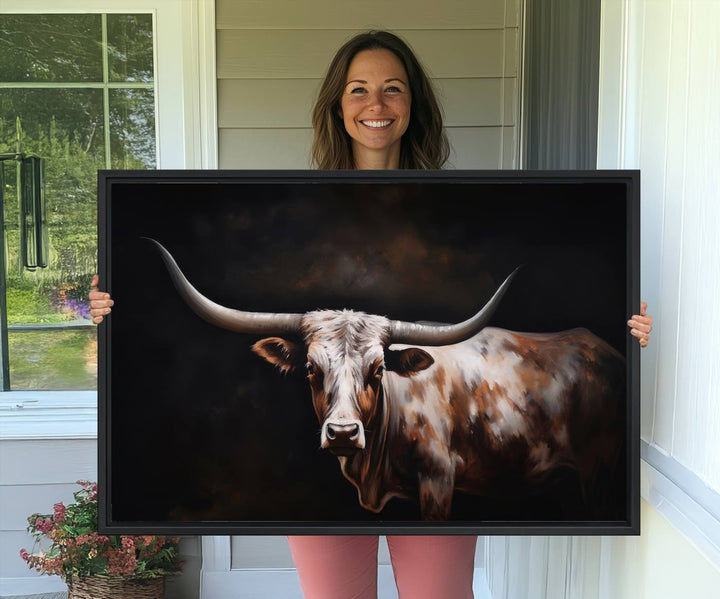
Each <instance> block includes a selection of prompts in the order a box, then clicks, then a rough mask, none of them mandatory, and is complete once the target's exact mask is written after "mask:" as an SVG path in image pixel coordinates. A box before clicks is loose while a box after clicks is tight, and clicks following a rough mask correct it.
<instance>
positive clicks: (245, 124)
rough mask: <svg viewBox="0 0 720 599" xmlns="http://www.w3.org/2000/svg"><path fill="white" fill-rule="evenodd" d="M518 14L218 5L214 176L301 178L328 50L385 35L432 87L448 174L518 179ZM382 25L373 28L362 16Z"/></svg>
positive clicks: (492, 7)
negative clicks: (483, 172) (408, 54)
mask: <svg viewBox="0 0 720 599" xmlns="http://www.w3.org/2000/svg"><path fill="white" fill-rule="evenodd" d="M518 7H519V2H518V1H516V0H502V1H498V0H493V1H488V2H477V3H472V2H465V1H464V0H463V1H460V0H455V1H451V2H448V3H445V4H443V5H441V4H440V3H430V2H426V3H417V2H409V0H403V1H401V2H392V3H387V2H380V1H370V2H363V3H360V2H355V1H344V2H331V1H329V0H327V1H326V0H319V1H318V2H313V3H312V4H307V3H300V2H290V1H289V0H286V1H285V2H282V3H280V4H278V3H258V2H246V1H240V2H235V1H230V0H220V1H219V2H218V4H217V29H218V31H217V75H218V82H217V84H218V90H217V91H218V128H219V135H218V137H219V166H220V168H225V169H273V168H278V169H302V168H309V167H310V162H309V153H310V144H311V142H312V129H311V122H310V121H311V117H310V115H311V111H312V106H313V104H314V101H315V98H316V95H317V91H318V89H319V86H320V83H321V81H322V78H323V76H324V74H325V71H326V69H327V66H328V64H329V62H330V60H331V58H332V56H333V54H334V52H335V51H336V50H337V48H338V47H339V46H340V45H342V43H344V42H345V41H346V40H347V39H349V38H350V37H352V36H353V35H354V34H355V33H357V32H359V31H363V30H366V29H371V28H378V29H391V30H393V31H396V32H397V33H398V34H400V35H401V36H402V37H403V38H404V39H406V40H407V41H408V43H409V44H410V45H411V46H412V48H413V49H414V50H415V52H416V53H417V55H418V56H419V58H420V59H421V61H422V62H423V64H424V66H425V67H426V69H427V71H428V72H429V74H430V75H431V77H432V78H433V80H434V82H435V84H436V88H437V91H438V95H439V100H440V102H441V104H442V106H443V111H444V114H445V125H446V127H447V133H448V137H449V139H450V142H451V145H452V153H451V157H450V160H449V162H448V164H447V167H448V168H516V167H517V161H516V155H517V143H518V139H517V137H518V135H517V127H516V125H517V122H518V114H519V110H518V105H519V100H518V94H519V85H518V80H519V79H518V75H519V64H520V59H519V56H520V52H519V49H520V31H519V20H520V17H519V8H518ZM378 14H381V15H382V22H374V23H373V22H371V21H368V15H378Z"/></svg>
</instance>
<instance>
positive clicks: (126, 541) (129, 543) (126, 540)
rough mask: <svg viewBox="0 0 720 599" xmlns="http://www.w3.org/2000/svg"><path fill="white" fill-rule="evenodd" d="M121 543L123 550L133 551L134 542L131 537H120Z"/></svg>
mask: <svg viewBox="0 0 720 599" xmlns="http://www.w3.org/2000/svg"><path fill="white" fill-rule="evenodd" d="M121 542H122V546H123V547H124V548H125V549H135V540H134V539H133V538H132V537H122V539H121Z"/></svg>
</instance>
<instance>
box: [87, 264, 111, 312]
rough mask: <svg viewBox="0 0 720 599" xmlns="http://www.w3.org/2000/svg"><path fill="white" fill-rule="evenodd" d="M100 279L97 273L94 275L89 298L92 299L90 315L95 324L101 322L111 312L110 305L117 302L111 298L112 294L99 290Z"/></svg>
mask: <svg viewBox="0 0 720 599" xmlns="http://www.w3.org/2000/svg"><path fill="white" fill-rule="evenodd" d="M99 281H100V279H99V278H98V276H97V275H95V276H93V279H92V282H91V283H90V287H92V289H91V290H90V293H88V298H89V299H90V316H92V321H93V322H94V323H95V324H100V323H101V322H102V321H103V318H104V317H105V316H107V315H108V314H110V306H112V305H113V304H114V303H115V302H114V301H113V300H111V299H110V294H109V293H105V292H104V291H98V290H97V286H98V282H99Z"/></svg>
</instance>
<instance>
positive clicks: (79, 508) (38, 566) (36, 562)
mask: <svg viewBox="0 0 720 599" xmlns="http://www.w3.org/2000/svg"><path fill="white" fill-rule="evenodd" d="M78 484H79V485H80V487H81V489H80V490H79V491H76V492H75V493H73V496H74V497H75V502H74V503H71V504H69V505H64V504H63V503H56V504H55V506H54V508H53V513H52V514H32V515H31V516H29V517H28V528H27V530H28V532H29V533H30V534H31V535H32V536H33V538H34V539H35V547H33V552H32V553H31V552H28V551H27V550H26V549H21V550H20V557H21V558H22V559H23V560H25V562H26V563H27V565H28V566H29V567H30V568H33V569H35V570H36V571H37V572H39V573H40V574H50V575H57V576H60V577H61V578H62V579H63V580H64V581H65V582H66V583H67V585H68V599H162V598H163V595H164V592H165V579H166V578H167V577H168V576H171V575H173V574H179V573H180V572H181V570H182V566H183V563H182V562H181V561H180V559H179V555H178V543H179V542H180V539H179V538H177V537H166V536H164V535H139V536H132V535H102V534H99V533H98V531H97V521H98V493H97V484H96V483H91V482H89V481H78Z"/></svg>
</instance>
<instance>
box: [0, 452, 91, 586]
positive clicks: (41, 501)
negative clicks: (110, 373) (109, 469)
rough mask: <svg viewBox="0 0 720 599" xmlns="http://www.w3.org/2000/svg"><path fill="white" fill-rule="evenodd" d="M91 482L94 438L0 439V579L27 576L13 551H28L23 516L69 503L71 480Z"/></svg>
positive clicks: (29, 544) (28, 538) (30, 543)
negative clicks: (22, 549)
mask: <svg viewBox="0 0 720 599" xmlns="http://www.w3.org/2000/svg"><path fill="white" fill-rule="evenodd" d="M83 479H84V480H92V481H94V480H97V441H95V440H94V439H58V440H50V439H48V440H17V441H0V579H4V578H22V577H32V576H34V575H36V574H35V572H34V571H32V570H29V569H28V567H27V565H26V564H25V562H23V561H22V560H21V559H20V554H19V551H20V549H21V548H25V549H27V550H28V551H30V550H31V549H32V547H33V538H32V537H31V536H30V535H29V534H28V533H27V531H26V527H27V524H28V523H27V517H28V516H30V514H33V513H41V514H51V513H52V511H53V505H54V504H56V503H58V502H60V501H62V502H64V503H66V504H67V503H69V502H72V501H73V492H75V491H77V490H78V489H79V488H80V487H78V485H77V484H76V481H77V480H83Z"/></svg>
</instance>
